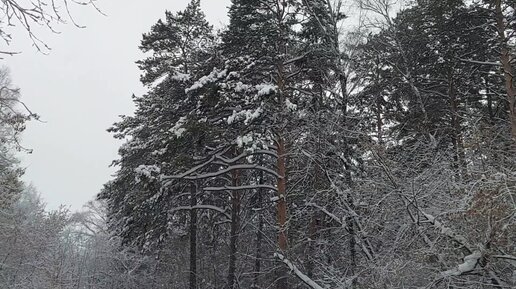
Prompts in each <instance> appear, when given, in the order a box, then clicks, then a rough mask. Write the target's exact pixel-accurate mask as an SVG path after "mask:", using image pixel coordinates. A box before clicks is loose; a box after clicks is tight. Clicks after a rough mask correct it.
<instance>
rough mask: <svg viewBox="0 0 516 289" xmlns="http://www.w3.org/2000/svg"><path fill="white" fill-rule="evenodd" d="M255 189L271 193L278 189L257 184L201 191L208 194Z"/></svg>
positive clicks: (211, 188)
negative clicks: (270, 191)
mask: <svg viewBox="0 0 516 289" xmlns="http://www.w3.org/2000/svg"><path fill="white" fill-rule="evenodd" d="M255 189H267V190H272V191H277V190H278V189H277V188H276V187H274V186H271V185H264V184H258V185H247V186H237V187H233V186H223V187H207V188H204V189H203V190H205V191H210V192H219V191H227V190H229V191H238V190H255Z"/></svg>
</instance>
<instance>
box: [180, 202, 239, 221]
mask: <svg viewBox="0 0 516 289" xmlns="http://www.w3.org/2000/svg"><path fill="white" fill-rule="evenodd" d="M186 210H188V211H189V210H212V211H216V212H219V213H221V214H222V215H224V216H225V217H226V218H228V219H231V216H230V215H229V214H228V213H227V212H226V210H224V209H222V208H220V207H217V206H212V205H195V206H182V207H175V208H172V209H171V210H170V212H171V213H174V212H177V211H186Z"/></svg>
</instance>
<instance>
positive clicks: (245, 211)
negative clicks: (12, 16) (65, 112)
mask: <svg viewBox="0 0 516 289" xmlns="http://www.w3.org/2000/svg"><path fill="white" fill-rule="evenodd" d="M8 2H10V1H8ZM352 2H353V3H352V4H353V5H349V4H350V2H345V1H343V0H233V1H232V4H231V6H230V7H229V10H228V16H229V23H228V24H227V26H226V27H224V28H222V29H220V30H215V29H214V28H213V26H212V25H211V24H210V23H208V21H207V20H206V18H205V15H204V13H203V11H202V10H201V6H200V0H192V1H191V2H190V4H189V5H188V6H187V7H186V8H185V9H184V10H182V11H179V12H169V11H166V12H164V13H165V16H164V18H162V19H160V20H158V21H157V22H156V23H155V24H154V25H153V26H152V27H151V28H150V30H149V31H148V32H147V33H145V34H143V37H142V40H141V45H140V49H141V50H142V51H143V52H144V53H145V57H144V58H143V59H141V60H139V61H138V62H137V65H138V67H139V68H140V69H141V71H142V74H141V82H142V83H143V84H144V85H145V87H146V88H147V93H146V94H144V95H133V101H134V104H135V107H136V109H135V111H134V114H133V115H128V116H122V117H121V119H120V120H119V121H118V122H117V123H115V124H113V126H112V127H111V128H109V129H108V131H109V132H110V133H112V134H113V136H114V137H115V138H117V139H120V140H122V141H123V142H124V144H123V145H122V146H121V147H120V149H119V158H118V159H116V160H114V161H113V166H115V167H116V168H117V172H116V174H115V175H114V176H113V178H112V180H110V181H109V182H107V183H106V184H105V185H104V187H103V189H102V191H101V192H100V193H99V194H98V196H97V200H95V201H92V202H91V203H89V204H88V206H86V207H85V210H84V211H82V212H79V213H71V212H69V211H68V210H66V209H64V208H63V209H59V210H55V211H50V212H49V211H46V210H45V209H44V206H43V204H42V201H41V200H40V198H39V197H38V194H37V193H36V190H35V189H34V188H32V187H30V186H27V185H26V184H24V183H23V182H22V181H21V180H20V177H21V175H22V174H23V169H22V168H20V166H19V165H18V163H17V161H16V158H15V157H14V156H13V152H14V151H15V150H24V148H23V146H22V145H21V142H20V140H19V134H20V133H21V132H22V131H23V129H24V127H25V123H26V122H27V121H31V120H34V119H35V120H37V119H38V115H36V114H34V113H33V112H31V111H30V110H29V109H28V108H27V107H25V106H21V107H22V108H24V109H20V104H23V103H21V102H20V100H19V97H20V96H19V91H18V90H17V89H16V88H14V86H13V85H12V84H11V83H10V80H9V74H8V70H7V69H3V72H2V73H1V74H0V84H1V86H2V89H1V90H0V93H1V94H0V121H1V125H0V128H1V129H0V133H1V134H0V137H1V141H0V162H1V167H0V288H24V289H25V288H43V289H46V288H48V289H50V288H52V289H54V288H60V289H64V288H67V289H68V288H77V289H82V288H88V289H122V288H124V289H137V288H138V289H146V288H149V289H151V288H189V289H211V288H213V289H218V288H220V289H222V288H224V289H226V288H227V289H236V288H242V289H244V288H277V289H288V288H312V289H322V288H328V289H330V288H331V289H337V288H353V289H361V288H364V289H365V288H455V289H457V288H516V154H515V153H516V88H515V87H514V85H515V80H514V73H515V59H516V46H515V44H516V2H515V1H513V0H492V1H490V0H484V1H481V0H477V1H462V0H413V1H405V2H403V3H401V4H400V2H399V1H391V0H356V1H352ZM0 5H2V4H0ZM350 7H352V8H350ZM350 9H353V11H351V10H350ZM350 15H354V18H357V17H355V16H356V15H359V16H360V17H358V18H357V19H350V18H351V17H350Z"/></svg>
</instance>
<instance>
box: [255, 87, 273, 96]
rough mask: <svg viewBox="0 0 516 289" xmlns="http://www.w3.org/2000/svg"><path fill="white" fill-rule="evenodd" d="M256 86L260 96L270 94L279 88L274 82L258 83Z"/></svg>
mask: <svg viewBox="0 0 516 289" xmlns="http://www.w3.org/2000/svg"><path fill="white" fill-rule="evenodd" d="M254 88H256V90H257V91H258V96H263V95H269V94H272V93H274V92H276V90H277V87H276V86H275V85H272V84H258V85H256V86H255V87H254Z"/></svg>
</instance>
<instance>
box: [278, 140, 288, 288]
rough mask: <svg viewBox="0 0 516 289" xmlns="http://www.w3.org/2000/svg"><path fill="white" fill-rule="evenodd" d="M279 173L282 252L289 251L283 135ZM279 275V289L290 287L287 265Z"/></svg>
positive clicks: (279, 239)
mask: <svg viewBox="0 0 516 289" xmlns="http://www.w3.org/2000/svg"><path fill="white" fill-rule="evenodd" d="M277 144H278V162H277V165H278V174H279V175H280V177H279V178H278V198H279V199H278V204H277V210H278V226H279V236H278V247H279V250H280V251H281V253H282V254H284V253H285V252H286V251H287V228H286V223H287V200H286V197H287V182H286V161H285V141H284V140H283V138H282V137H281V136H279V137H278V140H277ZM278 273H279V276H278V283H277V288H278V289H286V288H287V287H288V283H287V272H286V268H285V266H283V264H282V266H281V267H280V269H279V272H278Z"/></svg>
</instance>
